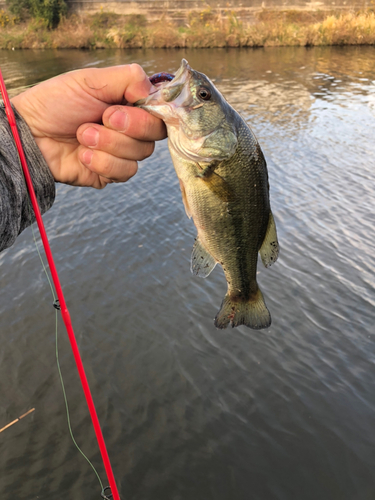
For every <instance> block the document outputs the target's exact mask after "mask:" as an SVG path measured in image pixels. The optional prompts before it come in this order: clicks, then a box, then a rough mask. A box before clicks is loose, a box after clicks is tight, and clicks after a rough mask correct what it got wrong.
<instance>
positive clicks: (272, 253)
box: [259, 211, 279, 267]
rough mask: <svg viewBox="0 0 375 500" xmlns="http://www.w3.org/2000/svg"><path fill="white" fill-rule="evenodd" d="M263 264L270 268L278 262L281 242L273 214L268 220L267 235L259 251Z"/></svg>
mask: <svg viewBox="0 0 375 500" xmlns="http://www.w3.org/2000/svg"><path fill="white" fill-rule="evenodd" d="M259 253H260V256H261V259H262V262H263V264H264V266H265V267H270V266H272V264H273V263H274V262H276V260H277V257H278V256H279V242H278V240H277V233H276V224H275V220H274V218H273V215H272V212H271V211H270V216H269V219H268V226H267V231H266V235H265V237H264V240H263V243H262V246H261V247H260V250H259Z"/></svg>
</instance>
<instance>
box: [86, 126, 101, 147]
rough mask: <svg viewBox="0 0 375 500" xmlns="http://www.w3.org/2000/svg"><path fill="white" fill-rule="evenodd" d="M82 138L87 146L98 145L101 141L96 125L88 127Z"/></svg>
mask: <svg viewBox="0 0 375 500" xmlns="http://www.w3.org/2000/svg"><path fill="white" fill-rule="evenodd" d="M82 140H83V143H84V144H85V146H89V147H90V146H91V147H93V146H96V145H97V144H98V142H99V132H98V131H97V130H96V128H94V127H89V128H87V129H86V130H85V131H84V132H83V134H82Z"/></svg>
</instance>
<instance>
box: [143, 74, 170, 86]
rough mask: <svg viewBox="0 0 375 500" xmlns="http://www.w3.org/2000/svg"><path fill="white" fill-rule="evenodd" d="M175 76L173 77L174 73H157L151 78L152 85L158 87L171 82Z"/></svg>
mask: <svg viewBox="0 0 375 500" xmlns="http://www.w3.org/2000/svg"><path fill="white" fill-rule="evenodd" d="M174 77H175V75H172V73H164V72H162V73H155V74H154V75H152V76H150V78H149V80H150V82H151V83H152V85H157V84H158V83H164V82H171V81H172V80H173V78H174Z"/></svg>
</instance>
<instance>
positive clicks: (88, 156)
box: [82, 149, 94, 166]
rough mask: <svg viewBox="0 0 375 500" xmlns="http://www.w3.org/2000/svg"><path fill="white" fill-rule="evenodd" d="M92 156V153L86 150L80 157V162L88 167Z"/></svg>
mask: <svg viewBox="0 0 375 500" xmlns="http://www.w3.org/2000/svg"><path fill="white" fill-rule="evenodd" d="M93 154H94V151H91V149H86V151H84V153H83V155H82V162H83V163H84V164H85V165H87V166H89V165H90V163H91V159H92V155H93Z"/></svg>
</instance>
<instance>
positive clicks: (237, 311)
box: [214, 288, 271, 330]
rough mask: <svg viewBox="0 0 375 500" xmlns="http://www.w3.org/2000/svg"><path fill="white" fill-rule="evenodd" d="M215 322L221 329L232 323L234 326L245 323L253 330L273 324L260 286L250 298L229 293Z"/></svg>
mask: <svg viewBox="0 0 375 500" xmlns="http://www.w3.org/2000/svg"><path fill="white" fill-rule="evenodd" d="M214 323H215V326H216V328H221V329H224V328H226V327H227V326H228V325H229V324H231V325H232V327H233V328H234V327H235V326H240V325H245V326H247V327H249V328H252V329H253V330H262V329H263V328H268V327H269V326H270V325H271V315H270V312H269V310H268V309H267V306H266V304H265V302H264V299H263V294H262V292H261V291H260V290H259V288H258V289H257V291H256V292H255V293H254V294H253V296H252V297H251V298H250V300H240V299H239V297H231V296H230V294H228V293H227V294H226V295H225V297H224V300H223V302H222V304H221V309H220V311H219V312H218V313H217V315H216V318H215V322H214Z"/></svg>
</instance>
